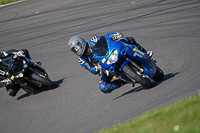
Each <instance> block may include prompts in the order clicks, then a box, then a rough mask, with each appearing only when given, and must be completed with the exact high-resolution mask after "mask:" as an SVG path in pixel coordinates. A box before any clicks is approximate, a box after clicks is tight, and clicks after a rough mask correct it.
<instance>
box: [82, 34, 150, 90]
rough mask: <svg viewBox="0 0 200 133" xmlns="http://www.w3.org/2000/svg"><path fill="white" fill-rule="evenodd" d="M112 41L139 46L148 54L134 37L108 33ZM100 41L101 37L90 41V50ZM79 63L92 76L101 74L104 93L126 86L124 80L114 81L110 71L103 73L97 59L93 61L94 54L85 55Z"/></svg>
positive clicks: (100, 84)
mask: <svg viewBox="0 0 200 133" xmlns="http://www.w3.org/2000/svg"><path fill="white" fill-rule="evenodd" d="M108 35H109V36H110V38H111V40H113V41H123V42H124V43H126V44H130V45H135V46H137V47H138V48H139V49H140V50H141V51H143V52H145V53H147V51H146V50H145V49H144V48H143V47H141V46H140V45H139V44H138V43H136V41H135V39H134V38H133V37H124V36H123V34H121V33H113V32H112V33H108ZM99 39H100V36H95V37H93V38H92V39H91V40H89V41H88V45H89V48H92V47H93V46H94V45H95V44H96V43H97V41H98V40H99ZM79 63H80V65H81V66H82V67H83V68H85V69H87V70H88V71H89V72H91V73H92V74H95V75H96V74H100V75H101V80H100V83H99V88H100V90H101V91H102V92H104V93H110V92H111V91H113V90H115V89H116V88H119V87H121V86H122V85H124V84H126V82H125V81H122V80H119V79H118V80H116V79H115V80H114V79H113V75H111V74H109V72H108V71H101V69H100V67H99V66H98V65H97V62H96V60H95V59H93V54H90V55H87V54H83V55H82V56H81V57H79Z"/></svg>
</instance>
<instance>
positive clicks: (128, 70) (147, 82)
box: [122, 64, 156, 88]
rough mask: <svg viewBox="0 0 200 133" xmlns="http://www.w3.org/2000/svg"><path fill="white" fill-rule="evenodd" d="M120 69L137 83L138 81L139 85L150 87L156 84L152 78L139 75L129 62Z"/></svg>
mask: <svg viewBox="0 0 200 133" xmlns="http://www.w3.org/2000/svg"><path fill="white" fill-rule="evenodd" d="M122 71H123V72H124V74H125V75H126V76H127V77H129V78H131V79H133V80H135V81H136V82H137V83H140V84H141V85H143V86H145V87H148V88H152V87H154V86H155V85H156V82H155V81H154V80H152V79H151V78H149V77H148V76H142V75H139V74H138V73H137V72H136V71H135V70H134V69H133V66H132V65H131V64H126V65H125V66H124V67H123V68H122Z"/></svg>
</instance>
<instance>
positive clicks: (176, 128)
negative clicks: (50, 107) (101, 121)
mask: <svg viewBox="0 0 200 133" xmlns="http://www.w3.org/2000/svg"><path fill="white" fill-rule="evenodd" d="M176 132H177V133H200V94H198V95H195V96H192V97H190V98H188V99H184V100H181V101H178V102H176V103H174V104H171V105H169V106H167V107H163V108H159V109H156V110H153V111H150V112H148V113H146V114H144V115H142V116H139V117H137V118H135V119H132V120H129V121H126V122H124V123H120V124H118V125H116V126H113V127H111V128H108V129H104V130H101V131H99V132H97V133H176Z"/></svg>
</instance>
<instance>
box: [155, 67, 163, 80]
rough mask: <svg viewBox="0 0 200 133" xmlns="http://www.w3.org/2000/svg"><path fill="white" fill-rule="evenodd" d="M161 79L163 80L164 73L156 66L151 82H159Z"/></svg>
mask: <svg viewBox="0 0 200 133" xmlns="http://www.w3.org/2000/svg"><path fill="white" fill-rule="evenodd" d="M163 78H164V72H163V71H162V70H161V69H160V68H159V67H158V66H156V74H155V76H154V77H153V80H154V81H156V82H159V81H161V80H163Z"/></svg>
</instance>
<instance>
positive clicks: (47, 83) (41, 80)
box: [31, 73, 57, 88]
mask: <svg viewBox="0 0 200 133" xmlns="http://www.w3.org/2000/svg"><path fill="white" fill-rule="evenodd" d="M31 79H33V80H36V81H39V82H41V83H42V84H44V85H45V86H49V87H52V88H56V87H57V85H56V84H55V83H54V82H52V81H51V80H49V79H46V78H43V77H41V76H39V75H37V74H36V73H33V74H32V75H31Z"/></svg>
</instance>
